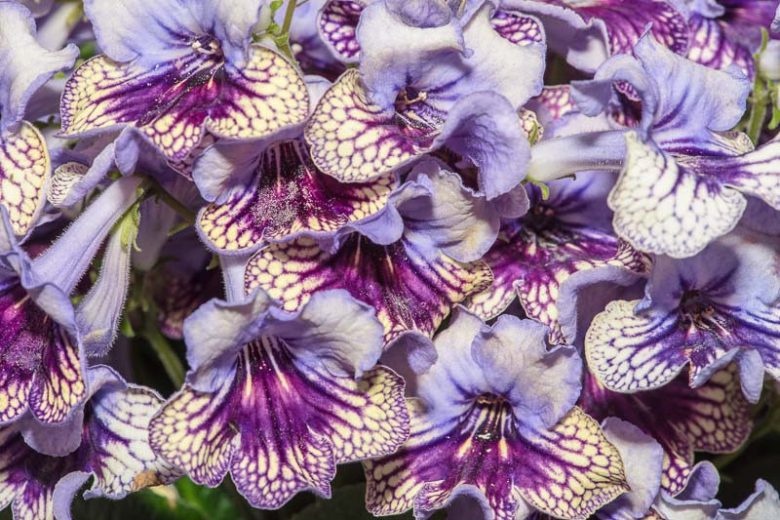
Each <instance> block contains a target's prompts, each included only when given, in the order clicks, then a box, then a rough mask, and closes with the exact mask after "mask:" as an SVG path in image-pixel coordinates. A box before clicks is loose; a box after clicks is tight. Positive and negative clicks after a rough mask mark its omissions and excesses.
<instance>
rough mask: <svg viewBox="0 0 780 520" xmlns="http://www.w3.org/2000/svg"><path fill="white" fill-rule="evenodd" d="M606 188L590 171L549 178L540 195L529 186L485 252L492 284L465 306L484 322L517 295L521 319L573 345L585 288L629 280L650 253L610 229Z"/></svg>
mask: <svg viewBox="0 0 780 520" xmlns="http://www.w3.org/2000/svg"><path fill="white" fill-rule="evenodd" d="M611 187H612V181H611V180H610V179H609V177H608V176H605V175H603V174H601V173H595V174H583V175H578V176H577V179H576V180H574V181H572V180H570V179H564V180H559V181H555V182H553V183H551V184H550V194H549V196H548V197H547V198H546V199H545V198H543V197H542V195H541V193H539V190H538V189H536V188H533V189H532V190H531V198H532V200H533V204H532V207H531V210H530V211H529V212H528V214H526V215H525V216H524V217H522V218H520V219H516V220H511V221H506V222H505V223H504V224H503V226H502V229H501V234H500V235H499V238H498V240H497V241H496V243H495V244H494V245H493V247H491V249H490V251H488V253H487V254H486V255H485V257H484V260H485V262H486V263H487V264H488V265H489V266H490V270H491V271H492V272H493V284H492V285H491V286H490V287H489V288H488V289H487V290H485V291H484V292H482V293H480V294H477V295H475V296H473V297H472V298H471V299H470V300H469V302H468V305H467V306H468V308H469V309H471V310H472V311H473V312H475V313H476V314H477V315H479V316H480V317H482V318H483V319H486V320H488V319H493V318H495V317H496V316H498V315H499V314H501V313H502V312H504V311H505V310H506V308H507V307H508V306H509V304H510V303H512V301H513V300H514V299H515V298H519V300H520V303H521V305H522V306H523V310H524V311H525V315H526V316H527V317H529V318H532V319H535V320H537V321H540V322H542V323H544V324H545V325H547V326H548V327H549V329H550V337H549V339H550V343H552V344H554V345H558V344H562V343H567V344H572V343H573V342H574V339H575V336H576V330H577V325H576V318H577V309H576V307H577V295H578V293H579V291H580V290H581V289H582V288H583V287H585V286H587V285H591V284H595V283H599V282H614V283H620V284H622V285H629V284H631V283H633V282H635V281H637V280H638V279H639V277H640V276H641V275H643V274H645V273H646V272H648V271H649V264H650V261H649V259H648V258H647V257H646V256H645V255H644V254H642V253H639V252H637V251H635V250H634V249H633V248H632V247H631V246H629V245H628V244H627V243H626V242H624V241H621V240H620V239H618V238H617V237H616V236H615V235H614V234H613V232H612V230H611V226H610V217H611V214H610V212H609V209H608V208H607V207H606V196H607V193H608V192H609V190H610V189H611Z"/></svg>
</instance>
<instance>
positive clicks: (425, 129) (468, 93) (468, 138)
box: [305, 0, 545, 199]
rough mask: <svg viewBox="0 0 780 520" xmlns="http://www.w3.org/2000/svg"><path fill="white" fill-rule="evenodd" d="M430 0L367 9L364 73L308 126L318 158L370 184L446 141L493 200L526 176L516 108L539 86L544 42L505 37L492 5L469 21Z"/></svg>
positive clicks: (362, 35) (362, 36)
mask: <svg viewBox="0 0 780 520" xmlns="http://www.w3.org/2000/svg"><path fill="white" fill-rule="evenodd" d="M428 4H430V5H429V9H422V7H421V8H420V10H419V11H415V12H413V13H407V12H405V11H403V3H401V2H391V1H380V2H376V3H373V4H371V5H370V6H368V7H367V8H366V9H365V10H364V11H363V14H362V15H361V22H360V26H359V31H358V41H359V42H360V45H361V48H362V49H363V54H362V58H361V63H360V69H359V71H358V70H348V71H347V72H346V73H345V74H344V75H342V76H341V77H340V78H339V79H338V80H337V81H336V83H335V84H334V85H333V86H332V87H331V88H330V89H329V90H328V91H327V92H326V93H325V95H324V96H323V97H322V99H321V100H320V102H319V103H318V105H317V108H316V109H315V111H314V113H313V115H312V117H311V119H310V120H309V122H308V124H307V125H306V131H305V136H306V140H307V141H308V142H309V144H310V145H311V151H312V159H313V160H314V163H315V164H316V165H317V166H318V167H319V168H320V169H321V170H322V171H323V172H324V173H326V174H328V175H331V176H333V177H335V178H337V179H339V180H340V181H343V182H365V181H367V180H370V179H372V178H376V177H378V176H380V175H382V174H385V173H387V172H389V171H391V170H394V169H398V168H400V167H401V166H403V165H406V164H408V163H410V162H411V161H413V160H415V159H417V158H419V157H421V156H422V155H424V154H425V153H427V152H430V151H432V150H435V149H438V148H441V147H442V146H446V147H447V148H448V149H450V150H451V151H453V152H455V153H457V154H458V155H460V156H462V157H464V158H465V159H467V160H468V161H470V162H471V163H472V164H473V165H475V166H476V167H477V168H478V169H479V177H478V188H479V190H480V192H481V193H483V194H485V195H486V196H487V197H488V198H490V199H492V198H496V197H498V196H500V195H503V194H505V193H507V192H509V191H511V190H512V189H514V188H516V187H517V186H518V185H519V184H520V182H521V181H522V179H523V177H524V175H525V164H526V162H527V160H528V142H527V139H526V138H525V137H524V134H523V130H522V126H521V124H520V120H519V118H518V115H517V113H516V110H517V109H519V108H520V107H521V106H522V105H523V104H524V103H525V102H526V101H528V99H529V98H530V97H532V96H534V95H536V94H538V93H539V92H540V90H541V87H542V72H543V70H544V49H545V46H544V44H543V43H533V44H529V45H525V46H521V45H515V44H513V43H511V42H509V41H507V40H505V39H504V38H502V37H501V36H500V35H499V34H497V33H496V31H495V30H494V29H493V27H492V25H491V22H490V16H491V6H490V5H488V4H487V3H486V4H485V5H482V7H481V8H480V9H479V10H478V11H477V12H476V13H475V14H474V15H473V16H472V17H471V18H470V20H469V22H468V23H467V24H466V25H465V27H461V25H460V22H459V21H458V20H457V19H456V18H454V16H453V14H452V12H451V11H450V9H449V7H447V6H445V5H444V4H441V3H440V2H435V1H433V0H427V1H426V2H424V5H428Z"/></svg>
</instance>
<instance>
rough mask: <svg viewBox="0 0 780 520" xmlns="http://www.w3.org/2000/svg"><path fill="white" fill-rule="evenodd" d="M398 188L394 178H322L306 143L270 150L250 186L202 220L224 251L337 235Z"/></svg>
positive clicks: (210, 208) (209, 237) (211, 241)
mask: <svg viewBox="0 0 780 520" xmlns="http://www.w3.org/2000/svg"><path fill="white" fill-rule="evenodd" d="M394 186H395V177H394V176H393V175H392V174H388V175H383V176H381V177H378V178H377V179H375V180H374V181H371V182H368V183H356V184H341V183H340V182H338V181H337V180H335V179H333V178H332V177H329V176H327V175H324V174H323V173H321V172H320V171H319V170H317V168H316V167H315V166H314V164H313V163H312V162H311V159H310V157H309V151H308V149H307V148H306V146H305V145H304V144H303V143H302V142H300V141H287V142H283V143H279V144H276V145H274V146H272V147H270V148H269V149H267V150H266V151H265V152H264V153H263V155H262V157H261V158H260V162H259V165H258V167H257V169H256V170H255V173H254V176H253V178H252V180H251V181H250V182H248V183H247V185H246V187H245V188H243V189H240V190H236V191H234V192H233V193H232V195H231V196H230V198H229V199H228V200H227V201H226V202H225V203H224V204H211V205H209V206H208V207H206V208H205V209H204V210H203V211H202V212H201V213H200V215H199V217H198V227H199V229H200V232H201V235H202V236H204V237H205V238H206V241H207V243H208V244H209V245H210V246H211V247H212V248H214V249H216V250H218V251H225V252H239V251H246V250H250V249H256V248H258V247H260V246H262V245H263V244H265V243H267V242H278V241H283V240H286V239H289V238H291V237H292V236H294V235H299V234H301V233H304V234H308V235H311V234H323V233H333V232H335V231H337V230H339V229H340V228H341V227H343V226H344V225H345V224H347V223H349V222H355V221H357V220H360V219H363V218H366V217H368V216H370V215H373V214H374V213H376V212H378V211H379V210H380V209H382V208H383V207H384V206H385V204H386V203H387V197H388V196H389V195H390V192H391V191H392V189H393V187H394Z"/></svg>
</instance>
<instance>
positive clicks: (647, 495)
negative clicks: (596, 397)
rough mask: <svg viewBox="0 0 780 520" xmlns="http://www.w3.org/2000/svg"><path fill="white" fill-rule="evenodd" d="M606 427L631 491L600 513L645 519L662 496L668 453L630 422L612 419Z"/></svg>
mask: <svg viewBox="0 0 780 520" xmlns="http://www.w3.org/2000/svg"><path fill="white" fill-rule="evenodd" d="M602 427H603V428H604V434H605V436H606V437H607V440H609V442H611V443H612V444H613V445H614V446H615V447H616V448H617V449H618V452H620V457H621V459H623V461H624V464H625V469H626V480H627V482H628V486H629V487H630V488H631V491H629V492H628V493H626V494H625V495H623V496H621V497H619V498H618V499H617V500H615V501H614V502H612V503H611V504H608V505H606V506H605V507H604V508H603V509H602V510H601V511H600V514H601V515H604V516H608V515H612V516H609V518H612V517H614V518H621V514H624V515H626V516H627V517H630V518H642V516H643V515H644V514H645V513H647V511H648V510H649V509H650V506H651V505H652V504H653V501H654V500H655V497H656V496H657V495H658V491H659V487H660V484H661V468H662V465H663V460H664V450H663V448H662V447H661V446H660V445H659V444H658V443H657V442H656V441H655V440H654V439H653V438H652V437H650V436H649V435H647V434H645V433H644V432H642V430H640V429H639V428H637V427H636V426H634V425H632V424H631V423H629V422H625V421H623V420H620V419H616V418H614V417H610V418H607V419H606V420H605V421H604V423H603V424H602ZM629 461H630V462H629Z"/></svg>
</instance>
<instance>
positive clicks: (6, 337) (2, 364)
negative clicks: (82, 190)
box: [0, 177, 140, 424]
mask: <svg viewBox="0 0 780 520" xmlns="http://www.w3.org/2000/svg"><path fill="white" fill-rule="evenodd" d="M139 183H140V179H138V178H132V177H130V178H125V179H120V180H119V181H116V182H115V183H114V184H112V185H111V186H110V187H109V188H107V189H106V190H105V191H104V192H103V194H102V195H101V196H100V197H98V198H97V199H95V200H94V201H93V202H92V204H90V206H89V208H88V209H87V210H86V211H84V213H82V214H81V216H80V217H79V219H78V220H77V221H76V222H74V223H73V224H72V225H71V226H70V227H69V228H68V229H67V230H66V231H65V233H64V234H63V235H62V236H61V237H60V238H59V239H58V240H57V241H56V242H54V244H53V245H51V246H50V247H49V248H48V249H47V250H46V251H45V252H43V253H42V254H41V255H40V256H38V257H36V258H35V260H30V259H29V258H28V256H27V255H26V253H25V252H24V251H23V250H22V249H21V247H20V246H19V245H18V244H17V243H16V242H15V240H14V238H13V236H12V234H11V233H12V232H11V230H10V229H8V228H7V227H6V228H5V229H4V232H3V233H2V242H0V243H1V244H2V246H0V251H2V253H0V331H1V333H0V424H5V423H8V422H11V421H14V420H16V419H18V418H20V417H21V416H22V415H23V414H24V413H25V412H26V411H27V410H28V409H29V410H30V412H31V413H32V415H33V417H35V418H36V419H37V420H38V421H40V422H42V423H59V422H62V421H63V420H65V419H66V418H67V417H68V416H69V415H70V413H71V412H72V411H73V409H74V408H75V407H76V406H77V405H78V404H79V403H81V402H82V401H83V400H84V399H85V397H86V395H87V392H88V389H87V385H86V383H85V381H84V377H83V372H84V368H85V357H84V356H85V352H84V349H85V343H89V348H90V350H92V349H93V348H94V349H95V350H96V351H99V350H102V347H103V346H105V345H106V343H107V342H110V340H111V337H112V336H113V331H106V330H105V326H106V324H111V323H112V322H113V320H114V319H115V318H116V316H117V315H118V313H119V311H120V309H121V306H122V303H123V301H124V291H125V290H126V285H124V286H123V285H121V284H117V283H115V282H116V281H117V280H118V278H115V277H116V276H117V271H116V270H115V269H121V268H122V259H121V254H122V253H121V251H119V252H117V256H118V257H116V258H115V259H109V260H108V261H107V263H106V264H105V267H104V271H103V272H104V274H105V277H108V278H113V280H112V282H113V284H112V283H110V282H105V283H104V285H102V287H103V288H104V290H102V291H100V292H93V293H92V296H90V297H88V298H87V299H86V300H85V302H91V303H90V306H89V307H88V308H87V307H85V306H84V305H82V306H80V307H79V308H78V309H76V310H74V308H73V305H72V304H71V301H70V298H69V294H70V293H71V292H72V291H73V289H74V287H75V286H76V284H77V283H78V281H79V280H80V278H81V276H82V275H83V274H84V272H85V271H86V270H87V268H88V267H89V265H90V263H91V262H92V259H93V257H94V256H95V253H96V252H97V250H98V248H99V247H100V245H101V243H102V242H103V239H104V238H105V236H106V235H107V234H108V232H109V231H111V227H112V225H113V224H114V222H116V220H117V219H118V218H119V217H120V216H121V215H122V214H123V213H124V211H125V210H127V209H128V208H129V207H130V206H131V205H132V204H133V203H134V202H135V200H136V198H137V195H138V194H137V193H136V189H137V188H138V185H139ZM6 218H7V216H6ZM7 225H8V224H7V221H6V226H7ZM106 258H107V259H108V258H109V257H106ZM111 258H114V257H111ZM125 276H126V266H125ZM103 279H105V278H103ZM92 303H96V305H94V306H93V305H92ZM93 327H96V328H93ZM109 328H110V325H109ZM93 334H96V336H93Z"/></svg>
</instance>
